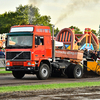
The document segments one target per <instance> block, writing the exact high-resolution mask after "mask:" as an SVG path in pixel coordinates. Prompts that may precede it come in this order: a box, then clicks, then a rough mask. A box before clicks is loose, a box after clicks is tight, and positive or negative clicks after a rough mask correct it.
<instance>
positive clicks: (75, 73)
mask: <svg viewBox="0 0 100 100" xmlns="http://www.w3.org/2000/svg"><path fill="white" fill-rule="evenodd" d="M82 76H83V69H82V66H81V65H79V64H77V65H76V66H74V68H73V77H74V78H81V77H82Z"/></svg>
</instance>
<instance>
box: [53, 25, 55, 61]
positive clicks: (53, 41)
mask: <svg viewBox="0 0 100 100" xmlns="http://www.w3.org/2000/svg"><path fill="white" fill-rule="evenodd" d="M54 27H55V26H54V25H52V61H53V62H55V40H54Z"/></svg>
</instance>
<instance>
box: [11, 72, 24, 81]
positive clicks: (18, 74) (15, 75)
mask: <svg viewBox="0 0 100 100" xmlns="http://www.w3.org/2000/svg"><path fill="white" fill-rule="evenodd" d="M12 74H13V76H14V77H15V78H16V79H21V78H23V77H24V75H25V73H24V72H22V71H12Z"/></svg>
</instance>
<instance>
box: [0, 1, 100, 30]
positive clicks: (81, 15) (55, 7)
mask: <svg viewBox="0 0 100 100" xmlns="http://www.w3.org/2000/svg"><path fill="white" fill-rule="evenodd" d="M20 4H22V5H27V4H32V5H33V6H34V5H35V6H37V7H38V8H39V11H40V14H41V15H49V16H51V23H52V24H55V27H58V28H59V29H63V28H68V27H70V26H72V25H73V26H77V27H79V28H80V29H81V31H84V29H85V28H91V29H94V30H96V31H97V32H98V30H99V24H100V0H0V14H2V13H4V12H8V11H15V10H16V7H18V6H19V5H20Z"/></svg>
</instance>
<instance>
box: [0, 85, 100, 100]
mask: <svg viewBox="0 0 100 100" xmlns="http://www.w3.org/2000/svg"><path fill="white" fill-rule="evenodd" d="M99 99H100V86H93V87H83V88H64V89H52V90H36V91H17V92H10V93H0V100H99Z"/></svg>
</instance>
